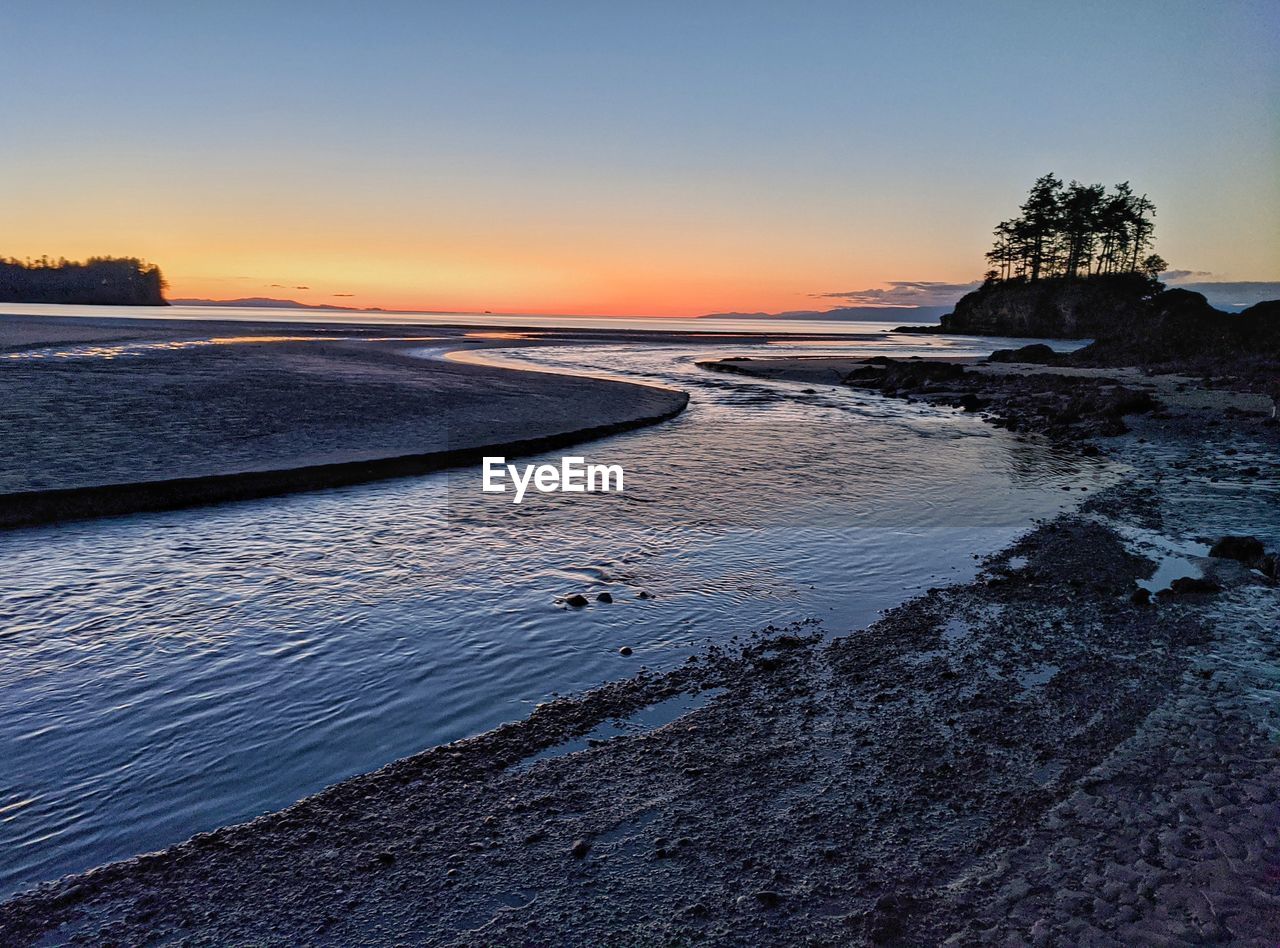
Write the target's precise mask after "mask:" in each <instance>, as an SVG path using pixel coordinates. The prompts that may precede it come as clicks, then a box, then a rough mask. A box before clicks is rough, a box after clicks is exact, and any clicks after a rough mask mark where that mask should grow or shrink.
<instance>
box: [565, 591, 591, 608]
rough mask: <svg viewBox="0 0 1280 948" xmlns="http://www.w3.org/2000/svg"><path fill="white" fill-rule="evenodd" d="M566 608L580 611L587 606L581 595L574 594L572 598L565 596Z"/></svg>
mask: <svg viewBox="0 0 1280 948" xmlns="http://www.w3.org/2000/svg"><path fill="white" fill-rule="evenodd" d="M564 604H565V605H566V606H573V608H575V609H581V608H582V607H583V606H585V605H586V604H587V597H586V596H584V595H582V593H574V594H573V595H572V596H566V597H565V600H564Z"/></svg>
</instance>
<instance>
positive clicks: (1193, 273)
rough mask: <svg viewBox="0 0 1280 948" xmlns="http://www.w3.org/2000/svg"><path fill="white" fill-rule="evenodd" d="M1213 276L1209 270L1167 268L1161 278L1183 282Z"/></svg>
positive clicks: (1172, 281)
mask: <svg viewBox="0 0 1280 948" xmlns="http://www.w3.org/2000/svg"><path fill="white" fill-rule="evenodd" d="M1211 276H1213V274H1212V273H1210V272H1209V271H1208V270H1165V271H1164V272H1163V273H1161V274H1160V279H1161V280H1163V281H1164V282H1165V283H1181V282H1183V281H1184V280H1207V279H1209V278H1210V277H1211Z"/></svg>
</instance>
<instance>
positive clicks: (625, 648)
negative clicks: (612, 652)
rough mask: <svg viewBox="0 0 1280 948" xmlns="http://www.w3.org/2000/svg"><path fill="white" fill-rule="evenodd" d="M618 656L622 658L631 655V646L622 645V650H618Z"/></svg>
mask: <svg viewBox="0 0 1280 948" xmlns="http://www.w3.org/2000/svg"><path fill="white" fill-rule="evenodd" d="M618 654H619V655H623V656H626V655H630V654H631V646H630V645H624V646H622V648H620V649H618Z"/></svg>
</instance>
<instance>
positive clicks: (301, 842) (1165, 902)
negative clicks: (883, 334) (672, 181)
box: [0, 364, 1280, 945]
mask: <svg viewBox="0 0 1280 948" xmlns="http://www.w3.org/2000/svg"><path fill="white" fill-rule="evenodd" d="M814 368H816V367H815V366H801V367H800V368H799V369H797V368H796V367H795V366H794V365H790V366H789V365H785V364H780V365H779V366H777V367H776V370H777V371H779V372H782V373H784V376H785V377H786V378H789V379H793V380H794V379H799V382H797V383H796V384H795V388H794V390H795V392H796V397H804V396H803V393H804V391H805V388H804V385H811V384H822V383H821V382H819V381H818V379H817V378H816V377H815V376H814V373H813V371H812V370H813V369H814ZM821 368H822V370H823V371H832V370H833V369H834V366H833V365H832V364H825V365H822V366H821ZM753 370H759V371H769V369H768V368H767V367H759V366H757V367H755V369H753ZM998 371H1000V372H1002V373H1008V372H1011V371H1012V372H1017V373H1019V374H1021V375H1023V376H1024V377H1029V376H1030V375H1031V374H1033V373H1035V372H1038V371H1040V370H1039V369H1035V368H1026V369H1025V370H1024V369H1009V368H1001V369H1000V370H998ZM1128 381H1129V383H1130V384H1133V385H1139V384H1142V383H1143V380H1141V379H1137V378H1133V379H1129V380H1128ZM975 384H980V383H975ZM1150 385H1151V386H1152V394H1153V397H1154V398H1155V399H1156V400H1157V401H1158V402H1159V401H1160V400H1161V399H1163V398H1165V397H1168V398H1169V399H1170V401H1169V403H1168V404H1164V403H1162V402H1161V403H1160V404H1159V405H1158V407H1157V408H1156V409H1155V410H1150V411H1146V412H1145V413H1139V414H1135V415H1128V416H1125V417H1124V423H1125V426H1126V427H1127V428H1128V429H1130V430H1128V431H1127V432H1125V433H1123V434H1112V435H1104V434H1100V433H1099V432H1098V431H1097V430H1096V429H1097V426H1096V425H1094V426H1093V427H1092V428H1089V430H1088V431H1087V432H1085V433H1083V434H1082V433H1081V432H1080V431H1076V433H1075V434H1074V435H1073V437H1077V438H1082V439H1084V440H1082V442H1081V449H1082V450H1084V449H1085V448H1092V449H1094V450H1099V451H1103V452H1105V453H1107V454H1108V455H1109V456H1110V457H1111V458H1112V459H1114V460H1115V461H1116V462H1117V463H1120V464H1123V465H1126V466H1127V467H1128V469H1129V470H1130V471H1131V472H1132V473H1131V476H1130V477H1129V478H1128V479H1127V483H1125V484H1122V485H1119V486H1117V487H1114V488H1110V489H1108V490H1105V491H1103V492H1101V493H1096V494H1092V495H1089V496H1088V497H1087V498H1084V497H1082V503H1081V504H1080V506H1079V507H1078V508H1077V509H1075V510H1074V511H1070V512H1068V513H1065V514H1063V515H1062V516H1060V517H1058V518H1056V519H1053V520H1050V521H1047V522H1041V523H1038V524H1035V525H1033V526H1032V527H1031V529H1030V530H1029V531H1028V532H1027V533H1026V534H1025V535H1024V536H1023V537H1022V538H1021V539H1020V540H1018V541H1017V542H1016V543H1015V544H1014V545H1013V546H1011V547H1010V548H1008V549H1006V550H1004V551H1003V552H1001V553H1000V554H997V555H996V556H994V557H991V558H990V559H988V560H986V561H985V562H984V563H983V564H982V568H981V571H980V572H979V574H978V577H977V579H976V580H975V581H974V582H972V583H963V584H959V585H953V586H940V587H938V588H935V589H932V590H930V591H929V592H928V593H927V594H925V595H923V596H921V597H918V598H915V599H913V600H911V601H908V602H907V603H905V604H904V605H902V606H900V607H898V608H896V609H893V610H891V611H890V612H889V613H887V614H886V615H885V616H884V617H883V618H882V619H881V620H880V621H878V622H876V623H874V624H872V625H871V626H869V627H867V628H865V629H861V630H858V631H854V632H852V633H850V634H847V635H843V636H840V637H836V638H834V639H827V640H821V639H820V638H819V637H818V636H816V635H813V634H811V633H812V631H813V630H812V629H811V628H810V627H808V626H805V625H797V626H792V627H788V628H779V627H770V628H764V629H758V630H757V631H756V633H755V634H754V635H753V636H751V637H750V638H749V639H748V640H746V641H744V642H743V643H742V644H741V645H740V646H726V647H723V648H715V649H711V650H709V651H707V652H706V653H704V654H702V655H701V656H699V657H697V658H695V659H692V660H691V661H689V662H688V663H687V664H686V665H685V666H684V667H682V668H680V669H679V670H676V671H674V672H671V673H668V674H663V675H656V674H643V673H642V674H640V675H639V676H637V677H635V678H632V679H629V680H623V681H619V682H616V683H614V684H611V685H608V686H605V687H602V688H600V689H597V690H595V691H592V692H590V693H587V694H584V695H580V696H575V697H569V698H562V699H559V700H556V701H554V702H551V703H548V704H545V705H543V706H540V707H539V708H538V709H537V710H536V711H535V712H534V713H533V714H532V715H530V716H529V717H528V718H527V719H525V720H523V721H520V722H518V723H514V724H511V725H508V726H505V727H502V728H500V729H498V730H496V731H493V732H490V733H487V734H483V735H480V736H478V737H474V738H470V739H467V740H463V741H459V742H455V743H453V744H449V745H446V746H442V747H437V748H433V749H431V750H428V751H425V752H424V753H422V754H420V755H417V756H414V757H410V758H408V759H405V760H401V761H398V762H396V763H394V764H390V765H388V766H387V767H386V768H384V769H382V770H380V771H378V772H376V773H372V774H369V775H367V776H363V777H359V778H355V779H353V780H350V781H347V782H344V783H342V784H339V785H337V786H334V787H332V788H331V789H329V790H326V791H324V792H322V793H320V794H318V795H316V796H314V797H311V798H308V799H306V800H304V801H302V802H300V803H298V804H296V805H295V806H292V807H290V808H288V809H286V810H283V811H281V812H279V813H275V814H271V815H268V816H265V817H262V818H260V819H257V820H254V821H252V822H250V823H247V824H244V825H241V826H236V827H230V828H226V829H221V830H218V831H216V832H213V833H207V834H202V835H200V836H197V837H195V838H193V839H191V840H190V841H188V842H186V843H183V844H182V845H180V846H176V847H173V848H171V849H169V850H166V851H165V852H162V853H158V854H153V855H148V856H141V857H138V858H136V859H132V860H128V861H125V862H121V863H116V864H113V865H110V866H106V867H103V868H101V869H97V870H94V871H92V872H89V873H86V874H83V875H79V876H73V877H69V878H66V879H64V880H62V881H60V882H57V883H51V884H47V885H44V886H41V887H39V888H37V889H35V890H34V891H32V892H30V893H28V894H25V895H21V896H19V897H17V898H14V899H12V900H11V901H9V902H7V903H5V904H4V905H3V906H2V907H0V940H5V941H12V942H17V943H28V942H35V941H37V940H40V939H44V940H50V941H56V942H63V941H83V942H86V943H101V942H103V941H114V942H120V943H134V942H137V941H142V940H145V939H155V938H160V939H162V940H165V941H168V942H171V943H190V944H213V943H227V942H254V943H261V944H280V945H284V944H291V943H298V942H300V941H302V942H307V943H313V944H344V945H346V944H383V943H388V942H399V941H408V942H418V943H429V944H531V943H532V944H582V945H589V944H600V943H609V942H618V941H626V942H627V943H634V944H669V943H685V942H689V941H697V942H699V943H707V944H740V943H743V942H749V941H766V942H769V943H811V944H842V943H849V942H866V943H877V944H879V943H886V944H895V943H904V942H905V943H929V944H937V943H956V944H1009V943H1041V942H1047V941H1052V940H1053V939H1066V940H1068V941H1070V942H1071V943H1075V944H1083V943H1120V944H1127V943H1135V942H1136V941H1142V942H1144V943H1161V944H1199V943H1204V942H1205V941H1232V942H1236V943H1263V942H1264V941H1266V940H1268V938H1269V937H1271V936H1273V935H1274V933H1275V932H1276V931H1277V930H1278V928H1280V898H1277V896H1276V895H1275V894H1274V892H1273V884H1272V882H1271V881H1270V880H1271V879H1272V878H1273V877H1274V872H1275V865H1274V860H1273V855H1272V854H1273V852H1274V849H1275V846H1276V844H1277V843H1280V839H1278V838H1277V827H1276V824H1275V821H1274V817H1273V814H1274V808H1275V805H1276V804H1277V803H1278V802H1280V797H1278V796H1277V790H1276V782H1275V772H1276V757H1275V749H1274V742H1273V740H1272V738H1271V734H1272V733H1273V729H1274V727H1275V726H1276V723H1277V722H1276V720H1275V719H1274V718H1275V713H1274V711H1273V709H1272V708H1271V706H1270V704H1269V703H1268V702H1265V701H1260V700H1259V698H1260V696H1262V695H1264V694H1266V693H1268V691H1269V689H1270V688H1271V687H1272V686H1271V682H1270V677H1269V672H1268V671H1267V668H1268V667H1269V666H1268V663H1272V662H1274V661H1275V660H1276V659H1277V658H1278V657H1280V652H1277V648H1276V645H1275V642H1274V636H1273V635H1272V633H1273V632H1274V617H1275V615H1276V614H1277V613H1278V612H1280V610H1278V609H1277V606H1278V605H1280V602H1278V601H1277V596H1278V595H1280V590H1278V588H1277V585H1276V582H1275V580H1274V579H1272V578H1269V577H1268V576H1266V575H1264V573H1262V572H1260V571H1259V570H1257V569H1251V568H1249V567H1248V566H1247V565H1245V564H1243V563H1239V562H1236V561H1234V560H1231V559H1225V558H1213V557H1208V556H1206V555H1205V554H1206V553H1207V549H1208V544H1210V543H1212V542H1214V540H1215V539H1216V538H1218V537H1219V536H1222V535H1227V534H1242V533H1243V534H1257V535H1258V536H1259V537H1261V538H1262V539H1263V541H1264V542H1265V543H1266V544H1267V545H1268V548H1274V547H1275V546H1276V545H1277V543H1278V542H1280V536H1277V535H1276V524H1277V523H1278V522H1280V519H1278V518H1277V517H1276V511H1277V495H1276V490H1275V484H1276V483H1277V482H1278V481H1280V468H1277V465H1276V457H1277V456H1278V455H1277V447H1278V444H1280V438H1278V436H1277V429H1276V427H1275V426H1274V425H1273V424H1270V423H1268V422H1267V421H1266V418H1265V414H1264V413H1263V412H1261V411H1259V410H1255V409H1257V408H1258V406H1256V405H1254V404H1253V403H1252V402H1246V401H1241V402H1239V404H1237V403H1236V401H1235V400H1234V396H1233V397H1231V398H1228V400H1227V402H1225V403H1224V401H1223V398H1221V397H1219V394H1220V393H1213V392H1211V391H1207V390H1197V389H1195V387H1194V386H1193V385H1192V384H1190V383H1189V381H1188V380H1172V379H1156V380H1154V381H1150ZM905 394H907V393H904V395H905ZM953 395H954V393H952V394H951V395H947V396H940V398H943V397H946V398H950V397H953ZM911 397H916V396H914V395H912V396H911ZM1228 409H1230V410H1228ZM945 410H946V411H950V410H951V409H945ZM984 410H985V411H986V412H987V413H988V414H989V415H990V417H991V420H992V421H993V422H996V423H1001V422H1002V421H1005V420H1007V419H1002V417H1001V404H1000V403H999V402H998V396H992V400H991V402H990V403H989V404H988V405H987V407H986V408H985V409H984ZM1049 427H1050V428H1051V427H1052V425H1050V426H1049ZM1086 428H1088V425H1086ZM1182 576H1190V577H1192V578H1195V577H1200V576H1203V577H1205V579H1206V580H1207V584H1200V585H1195V584H1193V585H1192V587H1191V591H1189V592H1184V593H1177V592H1174V591H1173V590H1171V589H1170V588H1169V587H1170V583H1171V581H1172V580H1174V579H1178V578H1180V577H1182ZM677 695H693V696H701V697H700V698H699V699H698V701H697V703H698V704H699V705H701V706H700V707H699V708H698V709H697V710H694V711H692V712H690V713H687V714H684V715H683V716H680V717H678V718H676V719H675V720H673V721H669V722H667V723H663V724H661V726H656V727H649V728H642V729H641V730H640V731H639V732H636V733H629V734H626V735H624V736H604V737H594V736H593V735H597V734H600V733H601V731H600V728H601V726H602V725H604V724H605V723H606V722H608V721H610V720H613V719H618V718H628V717H631V716H633V715H635V714H636V713H637V712H638V711H641V709H643V708H645V707H647V706H652V705H654V704H655V703H661V702H663V701H664V700H669V699H671V698H672V697H673V696H677ZM726 737H728V738H730V739H726ZM531 758H537V759H536V760H534V761H533V762H532V763H531V764H530V763H529V761H530V759H531Z"/></svg>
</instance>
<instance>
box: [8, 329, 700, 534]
mask: <svg viewBox="0 0 1280 948" xmlns="http://www.w3.org/2000/svg"><path fill="white" fill-rule="evenodd" d="M408 328H409V330H410V331H408V332H406V328H405V327H397V328H387V329H376V328H366V327H359V326H347V327H308V326H305V325H304V326H296V325H288V326H279V325H277V326H273V325H271V324H245V323H236V324H231V323H192V322H182V321H177V320H174V321H159V320H113V319H96V320H95V319H84V320H75V319H67V318H61V319H58V318H48V319H41V318H39V317H17V316H10V317H5V318H2V319H0V377H2V378H3V385H4V387H5V391H6V392H8V393H9V394H10V396H11V399H12V401H11V408H10V410H8V411H6V412H5V413H4V414H3V417H0V436H3V438H4V440H5V443H6V444H7V445H8V447H9V450H8V451H6V453H5V459H6V463H4V464H3V465H0V527H4V526H19V525H22V524H29V523H40V522H49V521H56V520H66V519H76V518H81V517H87V516H98V515H104V514H119V513H128V512H131V511H135V510H156V509H166V508H172V507H181V506H188V505H192V504H200V503H213V502H219V501H227V500H236V499H242V498H248V497H260V496H267V495H270V494H279V493H288V492H291V491H296V490H307V489H314V488H319V487H329V486H337V485H341V484H352V483H361V482H365V481H369V480H376V479H380V478H386V477H396V476H405V475H410V474H420V473H425V472H427V471H432V470H439V469H441V468H444V467H452V466H456V465H458V464H464V463H470V462H472V461H476V460H478V459H479V457H480V456H481V455H482V454H485V453H498V454H503V453H506V454H512V455H515V454H520V453H531V452H536V451H540V450H546V449H549V448H552V447H560V446H565V445H568V444H572V443H576V442H580V441H583V440H588V439H590V438H592V437H599V436H601V435H604V434H608V433H612V432H617V431H622V430H626V429H628V428H633V427H637V426H640V425H645V424H652V423H654V422H657V421H661V420H663V419H666V418H669V417H671V416H672V415H674V414H677V413H678V412H680V411H681V410H683V408H684V406H685V404H686V403H687V398H686V396H685V395H684V394H683V393H680V392H676V391H671V390H665V389H661V388H658V387H655V386H641V385H632V384H627V383H624V382H617V381H611V380H605V379H591V378H581V377H570V376H564V375H559V376H551V375H545V374H535V373H530V372H519V373H517V372H512V371H510V370H506V369H502V368H490V367H483V366H475V365H466V364H461V363H454V362H447V361H443V360H441V359H438V358H435V359H425V358H421V357H417V356H415V353H417V352H420V351H421V350H423V349H425V348H427V347H432V348H433V350H438V351H440V352H444V351H447V350H448V349H451V348H452V349H459V348H468V347H470V346H475V345H483V344H485V342H486V338H485V337H486V336H487V335H491V334H486V333H483V332H473V333H471V334H468V333H466V332H465V331H464V330H459V329H441V330H436V329H434V328H419V329H414V328H413V327H408ZM499 335H501V334H499ZM503 341H504V342H506V344H508V345H509V344H512V340H511V339H504V340H503ZM67 354H71V355H79V357H77V358H67V357H66V356H67ZM71 419H74V424H69V423H67V422H68V421H69V420H71ZM140 432H145V435H144V436H142V437H140V436H139V434H140Z"/></svg>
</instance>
